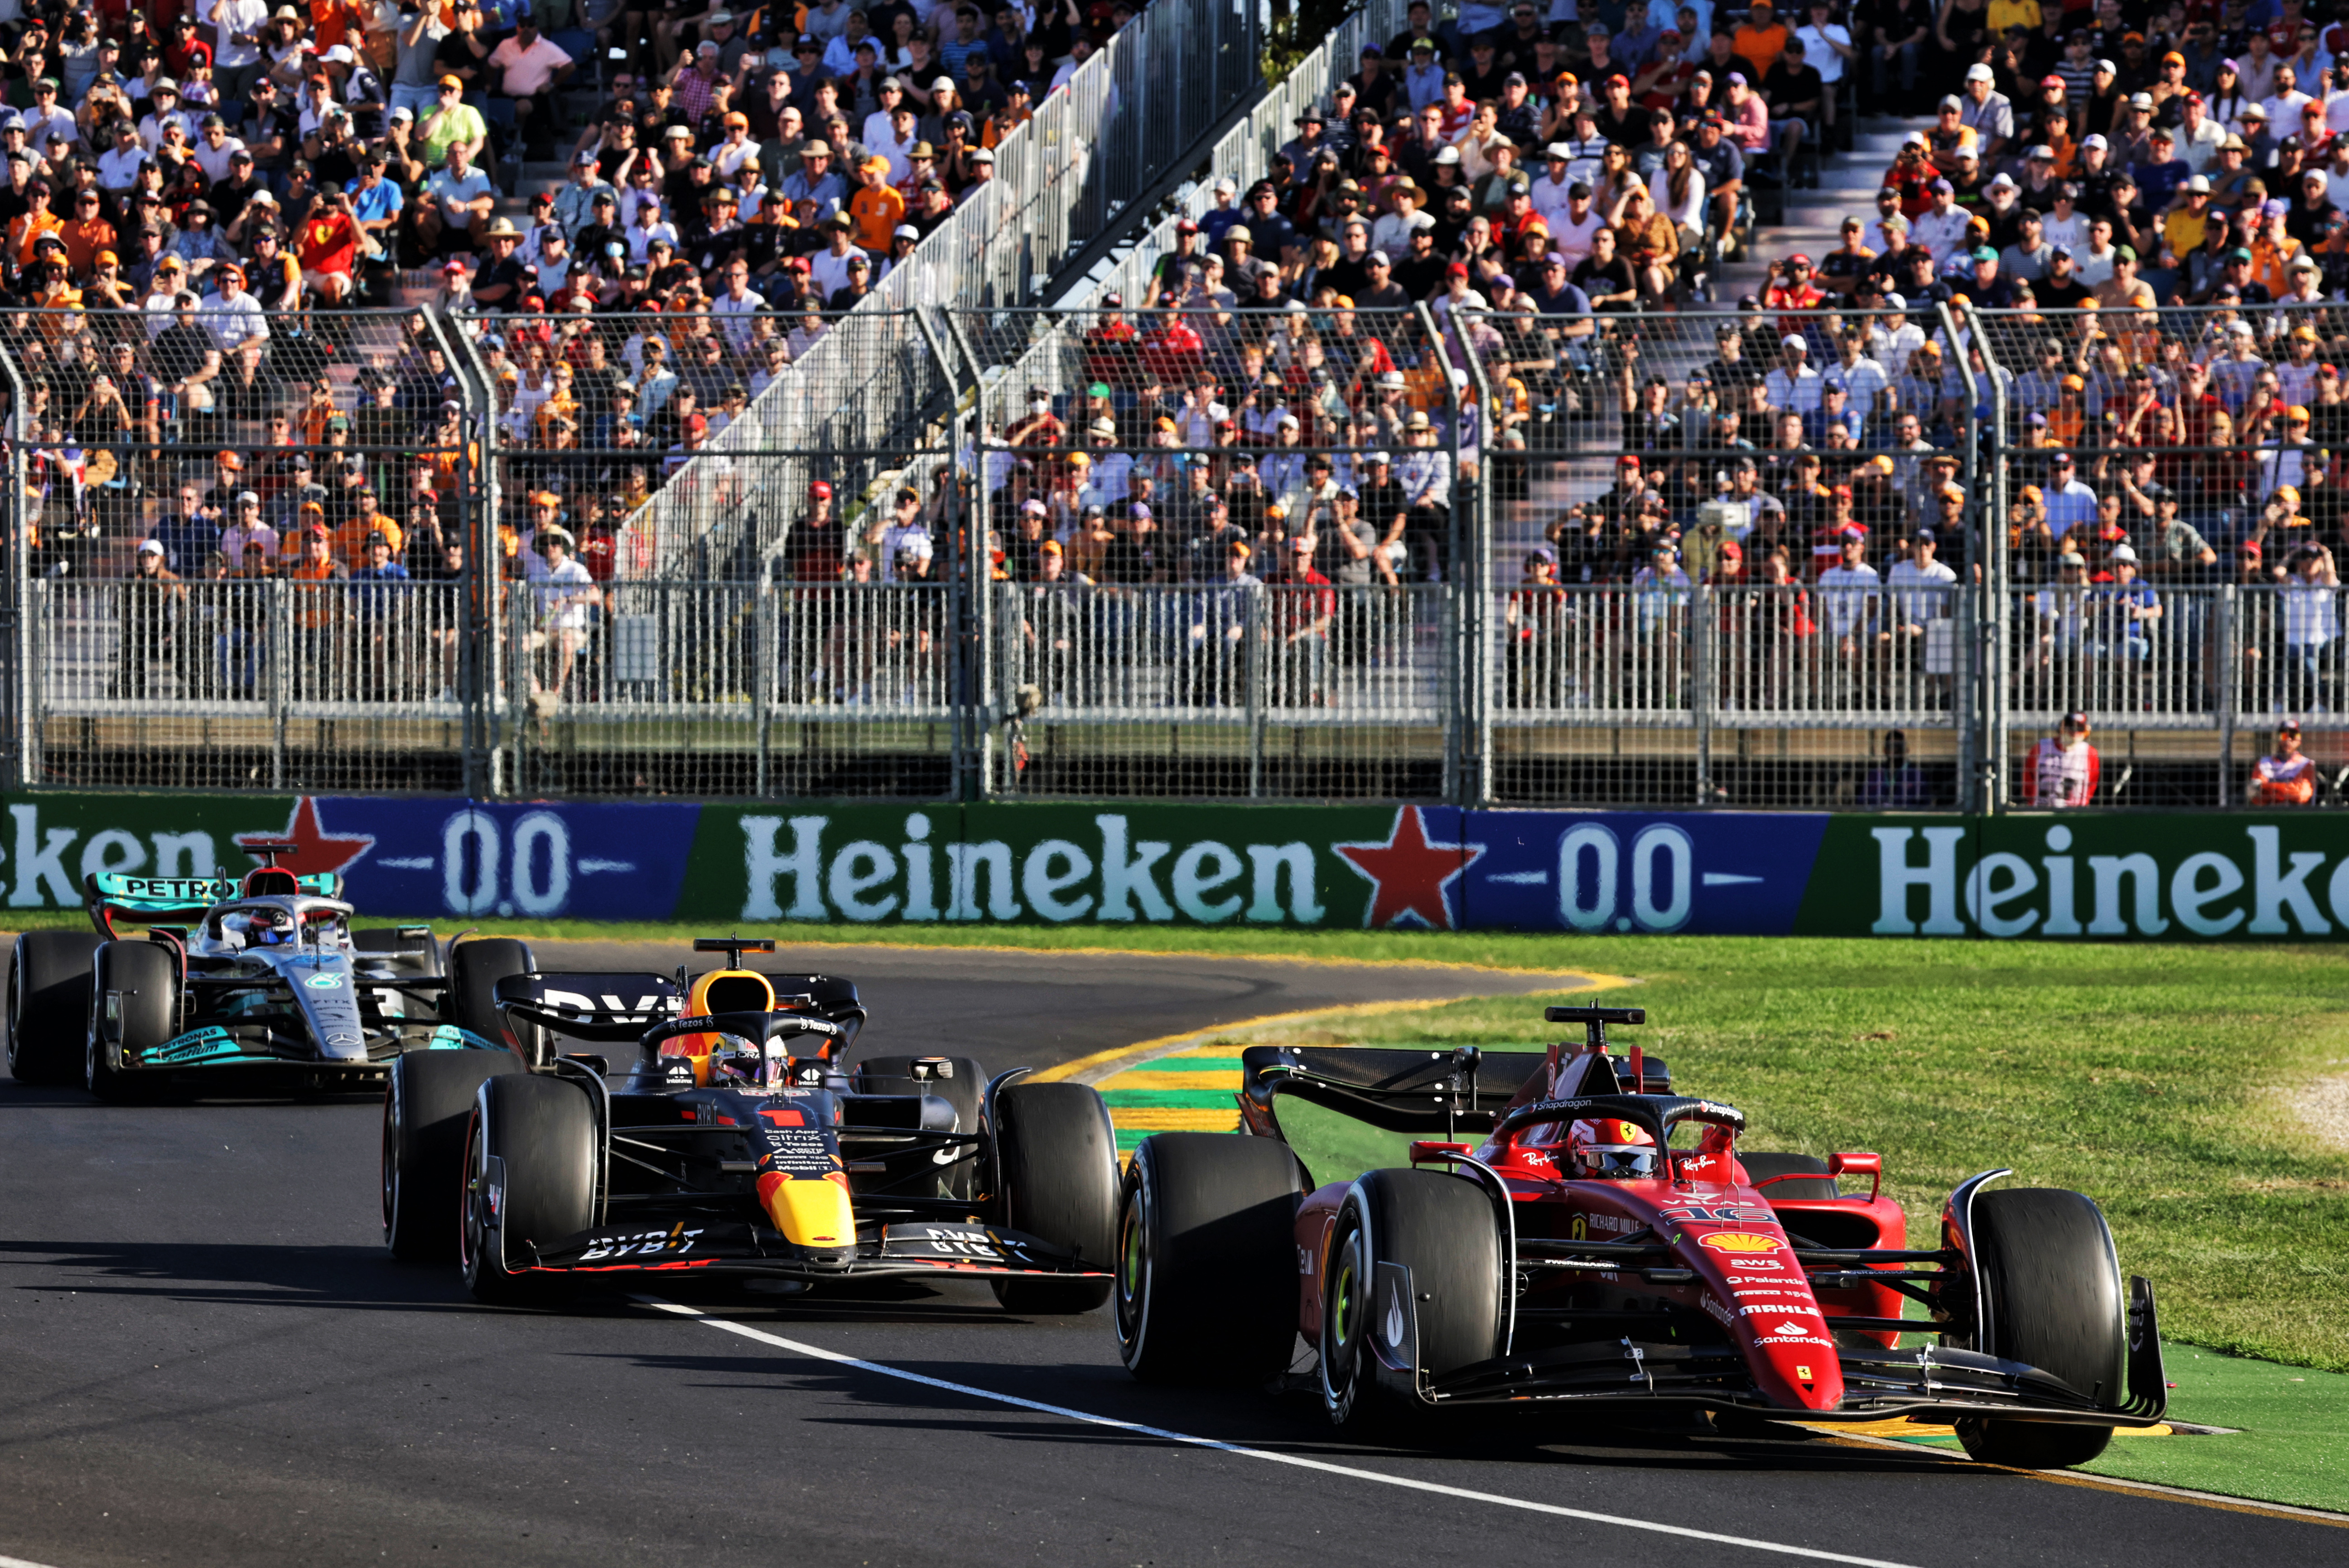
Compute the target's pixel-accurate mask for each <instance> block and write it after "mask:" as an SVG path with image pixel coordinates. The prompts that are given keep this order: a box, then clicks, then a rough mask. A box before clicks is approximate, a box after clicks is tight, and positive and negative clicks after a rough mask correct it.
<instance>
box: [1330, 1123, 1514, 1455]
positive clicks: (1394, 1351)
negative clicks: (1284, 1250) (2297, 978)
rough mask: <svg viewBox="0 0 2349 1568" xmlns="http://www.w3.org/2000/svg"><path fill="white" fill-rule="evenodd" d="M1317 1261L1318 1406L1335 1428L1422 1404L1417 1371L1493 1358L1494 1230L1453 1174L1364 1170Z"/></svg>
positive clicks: (1489, 1209)
mask: <svg viewBox="0 0 2349 1568" xmlns="http://www.w3.org/2000/svg"><path fill="white" fill-rule="evenodd" d="M1386 1265H1399V1268H1389V1267H1386ZM1322 1267H1323V1274H1322V1292H1321V1344H1320V1350H1321V1404H1322V1407H1323V1408H1324V1409H1325V1410H1327V1411H1328V1412H1329V1413H1330V1420H1332V1421H1333V1422H1335V1423H1336V1424H1337V1425H1339V1426H1340V1427H1343V1428H1349V1429H1350V1430H1354V1431H1361V1432H1369V1431H1375V1430H1382V1429H1386V1428H1389V1427H1391V1426H1392V1425H1393V1424H1395V1423H1396V1421H1397V1418H1398V1417H1401V1416H1402V1414H1404V1413H1405V1412H1407V1411H1410V1410H1412V1409H1413V1408H1414V1407H1422V1408H1423V1402H1422V1401H1421V1399H1420V1397H1419V1392H1418V1390H1419V1380H1420V1377H1421V1376H1422V1375H1424V1376H1427V1377H1429V1378H1438V1377H1442V1376H1445V1375H1446V1374H1448V1373H1452V1372H1456V1371H1458V1370H1460V1369H1461V1368H1463V1367H1465V1366H1475V1364H1476V1363H1478V1362H1480V1361H1489V1360H1491V1359H1492V1358H1493V1357H1494V1356H1495V1355H1499V1354H1500V1353H1501V1314H1502V1307H1503V1304H1504V1303H1503V1298H1502V1294H1501V1293H1502V1290H1503V1288H1504V1283H1505V1282H1504V1281H1503V1279H1502V1257H1501V1234H1500V1227H1499V1225H1498V1224H1497V1223H1496V1222H1495V1219H1494V1214H1493V1199H1492V1198H1491V1197H1490V1195H1488V1194H1487V1193H1486V1192H1485V1189H1483V1188H1482V1187H1481V1186H1479V1185H1477V1184H1476V1183H1475V1181H1473V1180H1470V1179H1467V1178H1465V1177H1459V1176H1453V1175H1450V1174H1448V1173H1445V1172H1443V1171H1433V1170H1373V1171H1371V1172H1369V1173H1367V1174H1366V1175H1364V1176H1363V1177H1362V1178H1361V1180H1359V1181H1357V1182H1355V1183H1354V1186H1353V1189H1352V1190H1350V1192H1348V1193H1347V1194H1346V1199H1345V1201H1344V1202H1343V1203H1342V1204H1340V1206H1339V1210H1338V1220H1337V1223H1336V1226H1335V1228H1334V1229H1333V1230H1332V1231H1331V1233H1330V1251H1329V1255H1328V1258H1327V1261H1326V1262H1324V1264H1323V1265H1322ZM1390 1363H1392V1364H1394V1365H1390Z"/></svg>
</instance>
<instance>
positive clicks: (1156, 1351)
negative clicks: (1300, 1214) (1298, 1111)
mask: <svg viewBox="0 0 2349 1568" xmlns="http://www.w3.org/2000/svg"><path fill="white" fill-rule="evenodd" d="M1305 1188H1306V1182H1305V1179H1304V1171H1303V1169H1302V1168H1301V1167H1300V1166H1299V1164H1298V1162H1297V1156H1296V1155H1295V1154H1293V1153H1292V1152H1290V1150H1289V1147H1288V1145H1287V1144H1285V1143H1282V1142H1280V1141H1278V1139H1275V1138H1267V1137H1235V1136H1234V1135H1232V1134H1230V1133H1197V1132H1163V1133H1155V1134H1153V1135H1152V1136H1151V1137H1146V1138H1144V1139H1143V1140H1142V1147H1139V1148H1137V1149H1135V1150H1134V1151H1133V1161H1132V1162H1131V1163H1130V1164H1129V1165H1128V1166H1127V1167H1126V1173H1125V1203H1124V1208H1123V1212H1122V1213H1121V1215H1120V1217H1119V1220H1118V1241H1117V1285H1116V1292H1117V1293H1116V1301H1117V1349H1118V1355H1120V1356H1122V1357H1123V1359H1124V1362H1125V1366H1126V1370H1127V1371H1129V1372H1131V1373H1133V1375H1134V1376H1136V1377H1139V1378H1141V1379H1143V1381H1144V1382H1148V1383H1168V1384H1211V1383H1239V1384H1247V1383H1261V1382H1263V1381H1265V1380H1266V1379H1267V1378H1269V1377H1274V1376H1278V1375H1279V1374H1280V1373H1281V1372H1282V1371H1283V1370H1284V1369H1285V1368H1287V1366H1288V1362H1289V1357H1290V1353H1291V1352H1292V1351H1293V1350H1295V1349H1296V1346H1297V1235H1296V1226H1297V1200H1298V1199H1299V1196H1300V1195H1301V1194H1302V1193H1303V1192H1304V1191H1305Z"/></svg>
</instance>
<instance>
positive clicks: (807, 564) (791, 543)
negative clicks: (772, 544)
mask: <svg viewBox="0 0 2349 1568" xmlns="http://www.w3.org/2000/svg"><path fill="white" fill-rule="evenodd" d="M807 493H808V500H807V507H806V509H805V510H804V511H802V513H801V514H799V515H798V516H797V517H794V518H793V519H792V530H791V532H790V533H789V534H787V535H784V536H783V569H784V570H785V571H786V572H787V573H789V574H790V576H791V578H792V581H793V582H800V583H831V582H837V581H839V580H840V574H841V560H842V550H841V537H840V519H839V518H838V517H837V516H835V515H834V514H833V509H832V486H831V484H829V483H826V482H825V481H823V480H821V479H819V480H815V481H813V482H812V483H810V484H809V485H808V491H807Z"/></svg>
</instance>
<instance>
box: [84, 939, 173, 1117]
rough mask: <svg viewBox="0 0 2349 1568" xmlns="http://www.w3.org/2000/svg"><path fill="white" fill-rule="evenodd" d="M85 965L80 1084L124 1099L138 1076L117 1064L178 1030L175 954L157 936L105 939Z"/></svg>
mask: <svg viewBox="0 0 2349 1568" xmlns="http://www.w3.org/2000/svg"><path fill="white" fill-rule="evenodd" d="M90 969H91V978H90V993H89V1031H88V1035H87V1036H86V1037H85V1039H84V1042H83V1050H82V1087H83V1088H85V1089H88V1091H89V1092H90V1093H91V1094H93V1095H96V1096H98V1098H99V1099H101V1100H116V1101H120V1100H127V1099H129V1098H131V1097H132V1096H133V1095H135V1094H136V1093H137V1092H138V1088H139V1085H140V1083H141V1078H140V1075H138V1074H137V1072H136V1071H135V1070H126V1069H125V1068H124V1066H123V1064H124V1063H125V1062H129V1061H136V1060H138V1059H139V1058H140V1056H142V1055H143V1054H145V1053H147V1052H149V1051H151V1050H153V1049H154V1048H155V1047H157V1046H158V1045H160V1044H163V1043H164V1042H166V1041H168V1040H170V1039H171V1037H172V1036H173V1035H174V1034H177V1033H179V1031H180V963H179V960H178V959H177V958H176V957H175V956H174V955H173V954H172V952H171V950H170V949H168V948H166V947H164V946H163V945H162V944H161V943H160V942H127V941H118V942H108V943H106V944H105V945H103V946H102V947H100V948H99V949H98V957H97V958H96V959H95V960H94V961H92V963H91V966H90ZM147 1081H149V1082H151V1081H152V1080H147Z"/></svg>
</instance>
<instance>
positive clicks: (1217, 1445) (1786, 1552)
mask: <svg viewBox="0 0 2349 1568" xmlns="http://www.w3.org/2000/svg"><path fill="white" fill-rule="evenodd" d="M635 1299H636V1300H637V1301H639V1302H642V1303H645V1304H646V1305H647V1306H649V1307H652V1308H655V1309H656V1310H657V1311H660V1312H666V1313H674V1314H677V1315H678V1316H679V1317H689V1318H694V1319H697V1320H698V1321H699V1322H701V1323H704V1324H709V1326H710V1327H711V1328H717V1329H723V1330H725V1331H726V1332H727V1333H728V1334H740V1335H741V1336H742V1337H743V1338H744V1339H755V1340H757V1341H758V1342H759V1343H760V1344H761V1345H773V1346H775V1347H776V1348H777V1349H779V1350H788V1351H790V1352H791V1353H792V1355H804V1356H807V1357H809V1358H811V1359H812V1360H816V1361H828V1362H830V1363H832V1364H833V1366H852V1367H854V1368H855V1369H856V1370H858V1371H860V1372H871V1373H874V1374H876V1375H877V1376H883V1377H895V1378H896V1379H898V1380H899V1381H900V1382H904V1383H918V1384H920V1385H921V1386H924V1387H926V1388H938V1389H943V1390H945V1391H946V1392H947V1393H949V1394H963V1395H968V1396H969V1397H971V1398H974V1399H987V1400H991V1401H993V1402H994V1403H996V1404H998V1405H1009V1406H1012V1407H1015V1408H1018V1409H1021V1410H1034V1411H1037V1412H1039V1413H1040V1414H1042V1415H1046V1416H1059V1417H1063V1418H1065V1419H1067V1420H1071V1421H1083V1422H1085V1423H1087V1424H1088V1425H1091V1426H1095V1427H1109V1428H1114V1429H1115V1430H1117V1431H1121V1432H1133V1433H1134V1434H1136V1435H1138V1436H1141V1437H1145V1438H1157V1439H1159V1440H1160V1441H1161V1442H1167V1443H1180V1444H1183V1445H1185V1447H1188V1448H1194V1449H1214V1450H1215V1451H1216V1452H1217V1453H1223V1454H1232V1455H1236V1456H1237V1457H1239V1458H1241V1459H1262V1460H1264V1461H1265V1462H1266V1463H1267V1464H1275V1465H1288V1466H1290V1467H1292V1468H1294V1469H1305V1470H1319V1471H1320V1472H1322V1473H1323V1474H1325V1475H1334V1476H1345V1477H1347V1478H1348V1479H1349V1480H1365V1481H1375V1482H1377V1483H1378V1484H1379V1485H1381V1486H1392V1487H1400V1488H1402V1489H1403V1490H1406V1491H1421V1492H1432V1493H1433V1494H1434V1495H1436V1496H1438V1497H1454V1498H1459V1499H1460V1500H1462V1501H1465V1502H1485V1503H1491V1504H1493V1505H1495V1507H1499V1508H1515V1509H1522V1510H1523V1511H1526V1512H1527V1513H1542V1514H1548V1515H1551V1516H1552V1517H1555V1518H1559V1519H1578V1520H1581V1521H1584V1522H1586V1523H1589V1524H1604V1525H1609V1526H1612V1527H1614V1528H1616V1529H1619V1530H1640V1531H1646V1532H1650V1533H1651V1534H1655V1535H1677V1536H1680V1537H1682V1539H1684V1540H1689V1541H1705V1542H1713V1544H1715V1545H1720V1546H1743V1547H1746V1548H1748V1549H1750V1550H1752V1551H1755V1552H1777V1553H1779V1554H1781V1555H1782V1556H1787V1557H1803V1558H1807V1559H1809V1560H1810V1561H1812V1562H1814V1563H1856V1564H1858V1565H1859V1568H1908V1565H1907V1564H1904V1563H1891V1562H1889V1561H1887V1560H1886V1559H1884V1558H1881V1557H1854V1556H1851V1555H1849V1554H1847V1553H1846V1552H1820V1551H1816V1550H1815V1549H1813V1548H1811V1547H1808V1546H1782V1545H1780V1544H1778V1543H1777V1542H1773V1541H1756V1540H1754V1538H1753V1537H1751V1536H1745V1535H1724V1534H1722V1533H1720V1532H1716V1531H1711V1530H1692V1529H1690V1528H1688V1527H1687V1526H1686V1525H1680V1524H1660V1523H1657V1522H1655V1521H1651V1520H1643V1519H1626V1518H1624V1517H1623V1516H1621V1515H1620V1514H1613V1513H1597V1512H1592V1511H1588V1510H1584V1509H1579V1508H1561V1507H1559V1506H1558V1505H1557V1504H1556V1503H1552V1502H1533V1501H1528V1500H1526V1499H1525V1498H1521V1497H1503V1496H1501V1495H1500V1494H1499V1493H1497V1492H1489V1491H1472V1490H1469V1489H1468V1488H1466V1487H1456V1486H1444V1485H1441V1484H1439V1483H1438V1482H1435V1481H1424V1480H1413V1479H1412V1478H1411V1477H1409V1476H1392V1475H1384V1474H1381V1472H1379V1471H1377V1470H1366V1469H1356V1468H1355V1467H1354V1466H1352V1465H1340V1464H1332V1463H1330V1461H1329V1460H1327V1459H1307V1458H1305V1457H1303V1456H1302V1455H1299V1454H1283V1453H1277V1452H1274V1451H1273V1450H1271V1449H1250V1448H1244V1447H1242V1446H1241V1445H1239V1444H1237V1443H1226V1442H1219V1441H1217V1440H1216V1439H1215V1438H1195V1437H1192V1436H1191V1435H1190V1434H1188V1433H1186V1432H1171V1431H1168V1430H1167V1429H1166V1428H1163V1427H1145V1426H1143V1425H1142V1424H1141V1423H1139V1422H1136V1421H1121V1420H1118V1419H1117V1418H1116V1417H1111V1416H1097V1415H1094V1414H1093V1413H1092V1412H1091V1411H1089V1410H1072V1409H1071V1408H1069V1407H1067V1406H1065V1405H1047V1404H1044V1403H1042V1402H1040V1401H1039V1400H1035V1399H1022V1398H1020V1397H1019V1396H1018V1395H1016V1394H999V1393H997V1392H996V1391H995V1390H993V1389H991V1388H975V1387H973V1386H970V1385H969V1384H968V1383H949V1382H947V1380H946V1379H945V1378H943V1377H930V1376H925V1375H923V1374H922V1373H919V1372H907V1371H905V1370H904V1369H902V1368H900V1367H895V1366H884V1365H883V1364H882V1363H880V1362H877V1361H865V1360H863V1359H861V1358H859V1357H857V1356H854V1355H842V1354H841V1353H840V1352H839V1351H836V1350H826V1349H824V1348H823V1346H822V1345H809V1344H806V1343H805V1342H803V1341H801V1340H796V1339H785V1338H784V1337H783V1336H782V1335H781V1334H769V1333H767V1332H765V1331H764V1330H762V1329H756V1328H752V1327H751V1326H750V1324H743V1323H736V1322H734V1321H733V1320H732V1319H731V1318H723V1317H712V1316H711V1315H709V1314H708V1313H705V1312H700V1311H698V1310H697V1309H695V1308H693V1307H689V1306H684V1305H680V1304H679V1303H676V1302H671V1301H664V1300H662V1299H661V1298H660V1297H658V1296H646V1295H640V1296H637V1297H636V1298H635ZM0 1568H7V1565H6V1564H5V1563H0Z"/></svg>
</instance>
